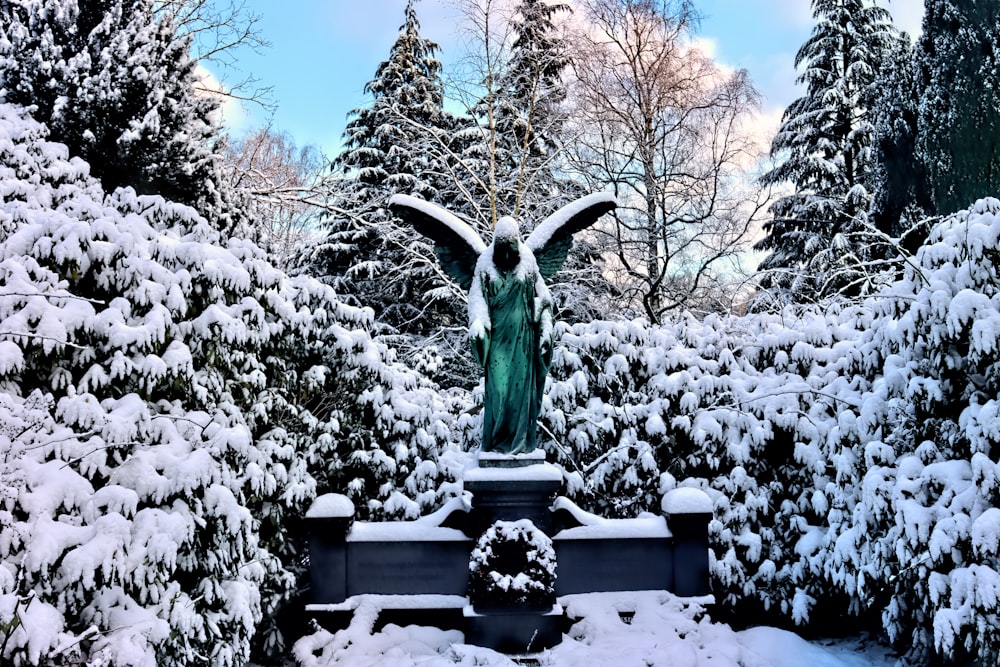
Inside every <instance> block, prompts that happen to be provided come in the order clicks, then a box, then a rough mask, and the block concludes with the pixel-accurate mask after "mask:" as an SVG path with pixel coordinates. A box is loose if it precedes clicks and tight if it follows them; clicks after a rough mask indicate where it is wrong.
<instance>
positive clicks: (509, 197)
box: [466, 0, 576, 218]
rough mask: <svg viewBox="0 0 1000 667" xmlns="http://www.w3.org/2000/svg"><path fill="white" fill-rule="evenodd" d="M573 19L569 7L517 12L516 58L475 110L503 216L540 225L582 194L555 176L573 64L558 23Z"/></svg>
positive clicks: (534, 3) (522, 7)
mask: <svg viewBox="0 0 1000 667" xmlns="http://www.w3.org/2000/svg"><path fill="white" fill-rule="evenodd" d="M568 11H570V7H569V5H566V4H564V3H558V4H547V3H545V2H543V1H542V0H522V1H521V2H520V4H518V5H517V8H516V10H515V15H514V18H513V20H512V22H511V30H512V33H513V42H512V44H511V51H510V56H509V58H508V59H507V60H506V62H504V63H503V64H502V68H501V69H500V70H499V71H498V73H497V76H496V77H495V78H496V80H495V82H492V83H491V85H490V86H488V90H487V91H486V95H485V96H484V97H483V98H482V99H480V100H479V101H478V102H477V104H476V105H475V106H474V108H473V109H472V111H473V114H474V116H475V117H476V118H477V120H478V122H479V128H480V129H479V130H478V131H477V132H475V133H470V134H471V136H473V137H474V140H478V141H485V142H487V143H488V144H489V146H488V147H486V148H485V150H486V151H489V152H492V153H493V162H494V172H495V173H494V181H495V183H494V186H493V191H492V193H489V194H490V196H491V197H492V198H493V200H494V201H493V202H492V205H491V208H493V209H495V210H496V214H497V215H513V216H515V217H516V216H519V215H521V213H522V212H528V213H529V214H530V215H531V216H538V217H539V218H540V217H541V216H542V215H543V214H544V213H545V212H547V211H548V210H550V209H552V210H554V208H556V207H557V205H558V204H559V203H560V202H561V201H562V198H565V197H567V194H572V193H574V192H575V191H576V189H575V188H573V186H572V185H571V184H570V183H569V182H568V181H566V180H565V179H562V181H560V179H559V178H558V177H557V175H556V173H557V167H558V164H559V158H560V152H561V150H562V143H563V136H562V135H563V129H564V125H565V120H566V110H565V108H564V107H563V102H564V101H565V99H566V86H565V84H564V82H563V74H564V73H565V70H566V68H567V67H569V65H570V59H569V56H568V53H567V46H566V44H565V43H564V40H563V39H562V38H561V37H560V36H559V35H558V32H557V26H556V23H555V20H556V17H557V16H558V15H559V14H561V13H564V12H568ZM466 150H467V151H468V150H469V148H467V149H466ZM487 180H489V177H488V176H487V175H486V174H484V175H483V181H487ZM567 191H569V192H568V193H567Z"/></svg>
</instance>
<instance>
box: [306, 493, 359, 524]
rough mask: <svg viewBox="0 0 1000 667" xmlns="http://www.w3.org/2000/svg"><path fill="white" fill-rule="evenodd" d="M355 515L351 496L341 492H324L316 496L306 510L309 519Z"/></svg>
mask: <svg viewBox="0 0 1000 667" xmlns="http://www.w3.org/2000/svg"><path fill="white" fill-rule="evenodd" d="M353 516H354V503H352V502H351V499H350V498H348V497H347V496H345V495H342V494H340V493H324V494H323V495H321V496H316V500H314V501H313V503H312V505H310V506H309V511H307V512H306V518H307V519H316V518H325V517H353Z"/></svg>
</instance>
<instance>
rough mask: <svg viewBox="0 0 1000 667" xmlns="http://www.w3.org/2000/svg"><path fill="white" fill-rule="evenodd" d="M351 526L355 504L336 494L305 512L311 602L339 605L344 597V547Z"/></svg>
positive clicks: (327, 496)
mask: <svg viewBox="0 0 1000 667" xmlns="http://www.w3.org/2000/svg"><path fill="white" fill-rule="evenodd" d="M353 522H354V504H353V503H352V502H351V501H350V499H349V498H347V497H346V496H342V495H339V494H336V493H328V494H326V495H322V496H319V497H318V498H316V500H315V501H313V504H312V507H310V508H309V511H308V512H306V530H307V531H308V535H309V579H310V584H309V587H310V589H311V590H312V597H313V599H320V600H324V601H329V602H340V601H342V600H344V599H345V598H346V597H347V550H346V548H345V545H346V543H347V534H348V533H349V532H350V530H351V525H352V524H353Z"/></svg>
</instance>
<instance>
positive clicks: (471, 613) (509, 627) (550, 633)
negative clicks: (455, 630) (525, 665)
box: [463, 605, 563, 654]
mask: <svg viewBox="0 0 1000 667" xmlns="http://www.w3.org/2000/svg"><path fill="white" fill-rule="evenodd" d="M463 615H464V617H465V628H464V632H465V643H466V644H474V645H475V646H483V647H485V648H490V649H493V650H494V651H499V652H500V653H508V654H519V653H536V652H538V651H544V650H545V649H548V648H552V647H553V646H556V645H557V644H559V643H560V642H561V641H562V621H563V609H562V607H560V606H559V605H553V607H552V609H550V610H548V611H539V610H531V609H488V610H476V609H473V608H472V607H471V606H469V607H466V608H465V611H464V613H463Z"/></svg>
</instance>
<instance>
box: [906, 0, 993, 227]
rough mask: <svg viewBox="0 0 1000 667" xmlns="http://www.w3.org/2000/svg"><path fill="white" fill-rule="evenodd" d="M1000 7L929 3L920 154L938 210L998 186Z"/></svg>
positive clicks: (922, 45) (981, 2)
mask: <svg viewBox="0 0 1000 667" xmlns="http://www.w3.org/2000/svg"><path fill="white" fill-rule="evenodd" d="M998 40H1000V5H998V4H997V3H995V2H990V1H988V0H976V1H973V2H968V1H966V2H957V1H955V0H931V1H928V2H927V3H926V11H925V14H924V23H923V34H922V36H921V38H920V41H919V43H918V45H917V61H916V67H917V77H918V81H919V84H920V86H921V90H920V100H919V106H918V109H917V122H918V128H919V129H918V136H917V139H916V144H917V146H916V150H917V156H918V159H919V160H920V162H921V163H922V164H923V167H924V169H925V170H926V173H927V185H928V188H929V194H930V198H931V200H932V202H933V213H934V214H936V215H948V214H951V213H954V212H955V211H959V210H962V209H964V208H965V207H967V206H969V205H970V204H971V203H972V202H974V201H975V200H977V199H979V198H981V197H985V196H992V195H995V194H996V193H997V190H998V187H1000V105H998V103H997V100H998V95H1000V93H998V92H997V91H998V87H1000V47H998V45H997V44H998Z"/></svg>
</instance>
